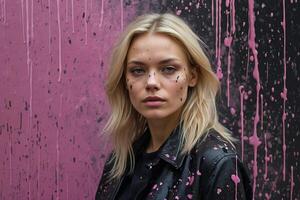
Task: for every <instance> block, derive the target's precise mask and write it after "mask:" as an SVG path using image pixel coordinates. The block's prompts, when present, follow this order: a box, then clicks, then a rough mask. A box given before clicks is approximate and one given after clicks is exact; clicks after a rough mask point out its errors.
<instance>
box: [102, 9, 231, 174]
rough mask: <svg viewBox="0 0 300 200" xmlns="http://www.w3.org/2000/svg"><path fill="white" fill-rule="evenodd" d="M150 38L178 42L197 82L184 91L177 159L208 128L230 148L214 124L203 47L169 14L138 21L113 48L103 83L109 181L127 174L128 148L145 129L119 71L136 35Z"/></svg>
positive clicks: (212, 82) (213, 83)
mask: <svg viewBox="0 0 300 200" xmlns="http://www.w3.org/2000/svg"><path fill="white" fill-rule="evenodd" d="M149 32H150V33H162V34H165V35H167V36H169V37H171V38H173V39H175V40H177V41H179V42H180V43H181V44H182V47H183V49H184V50H185V52H186V54H187V57H188V59H189V62H190V65H191V66H192V67H194V68H195V69H196V71H197V73H198V82H197V84H196V86H195V87H192V88H189V95H188V98H187V100H186V102H185V104H184V107H183V110H182V113H181V119H180V123H181V124H182V135H181V144H182V149H181V153H188V152H190V151H191V149H192V148H193V147H194V146H195V145H196V143H197V141H199V139H200V138H202V137H203V136H205V134H206V133H207V132H208V130H209V129H211V128H213V129H215V130H216V131H217V132H218V133H219V134H220V136H222V137H223V138H224V139H225V140H227V141H228V142H230V143H231V144H232V141H233V138H232V136H231V135H230V133H229V131H228V130H227V129H226V128H225V127H224V126H222V125H221V124H220V123H219V120H218V116H217V110H216V105H215V97H216V95H217V92H218V90H219V87H220V83H219V80H218V78H217V77H216V75H215V73H214V72H213V71H212V68H211V64H210V62H209V59H208V58H207V56H206V54H205V52H204V43H203V42H202V41H201V40H200V38H199V37H198V36H197V35H196V34H195V33H194V32H193V31H192V30H191V29H190V27H189V26H188V25H187V24H186V23H185V22H184V21H183V20H181V19H180V18H179V17H177V16H175V15H173V14H168V13H166V14H147V15H142V16H140V17H138V18H137V19H136V20H135V21H133V22H132V23H130V24H129V25H128V27H127V29H126V30H125V31H124V32H123V34H122V35H121V37H120V38H119V40H118V42H117V44H116V46H115V47H114V49H113V52H112V57H111V64H110V69H109V72H108V79H107V82H106V94H107V96H108V100H109V103H110V104H111V116H110V118H109V120H108V122H107V124H106V126H105V128H104V132H105V133H108V134H110V135H111V136H112V142H113V147H114V151H113V154H112V159H111V162H113V168H112V170H111V172H110V175H111V176H110V177H111V178H112V179H113V178H120V177H121V176H122V174H123V173H124V172H125V170H126V166H127V165H128V164H129V170H130V172H132V170H133V168H134V165H135V158H134V154H133V149H132V144H133V142H134V141H135V140H136V139H137V138H139V137H140V136H141V135H142V134H143V133H144V131H145V128H146V119H145V118H144V117H143V116H141V115H140V114H139V113H138V112H137V111H136V110H135V109H134V108H133V106H132V104H131V102H130V99H129V96H128V91H127V89H126V82H125V78H124V69H125V67H126V56H127V53H128V50H129V47H130V45H131V42H132V40H133V39H134V38H135V37H136V36H137V35H139V34H142V33H149ZM128 162H129V163H128Z"/></svg>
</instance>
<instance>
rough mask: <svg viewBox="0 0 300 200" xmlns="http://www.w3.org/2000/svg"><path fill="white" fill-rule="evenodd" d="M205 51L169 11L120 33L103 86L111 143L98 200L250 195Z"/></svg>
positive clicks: (134, 23) (140, 21) (135, 22)
mask: <svg viewBox="0 0 300 200" xmlns="http://www.w3.org/2000/svg"><path fill="white" fill-rule="evenodd" d="M203 49H204V48H203V43H202V42H201V40H200V39H199V38H198V37H197V35H196V34H195V33H194V32H193V31H192V30H191V29H190V28H189V27H188V25H187V24H186V23H185V22H184V21H182V20H181V19H180V18H178V17H176V16H174V15H172V14H148V15H144V16H140V17H138V18H137V19H136V20H135V21H134V22H132V23H131V24H129V26H128V28H127V29H126V30H125V32H124V33H123V35H121V37H120V39H119V42H118V43H117V45H116V47H115V48H114V50H113V53H112V60H111V67H110V71H109V74H108V80H107V85H106V92H107V96H108V99H109V102H110V104H111V109H112V110H111V112H112V114H111V116H110V118H109V121H108V123H107V125H106V127H105V132H107V133H109V134H111V137H112V139H113V145H114V146H113V147H114V148H113V153H112V154H111V156H110V157H109V159H108V161H107V162H106V164H105V166H104V170H103V174H102V178H101V181H100V184H99V187H98V191H97V194H96V199H105V200H109V199H126V200H131V199H143V200H144V199H156V200H164V199H209V200H212V199H251V198H252V197H251V187H250V181H249V177H248V175H247V173H246V171H245V168H244V167H243V164H242V163H241V161H240V159H239V158H238V156H237V153H236V151H235V148H234V145H233V141H234V139H233V138H232V136H231V135H230V133H229V132H228V131H227V129H226V128H224V127H223V126H222V125H221V124H220V123H219V121H218V116H217V111H216V105H215V96H216V94H217V91H218V89H219V81H218V79H217V77H216V76H215V74H214V72H213V71H212V69H211V65H210V62H209V60H208V58H207V56H206V55H205V53H204V51H203Z"/></svg>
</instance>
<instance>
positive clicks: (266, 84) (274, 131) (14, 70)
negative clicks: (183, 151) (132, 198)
mask: <svg viewBox="0 0 300 200" xmlns="http://www.w3.org/2000/svg"><path fill="white" fill-rule="evenodd" d="M299 4H300V2H299V1H297V0H281V1H257V2H255V1H253V0H249V1H235V0H226V1H222V0H208V1H207V0H193V1H166V0H152V1H146V0H135V1H133V0H120V1H117V0H112V1H107V0H101V1H100V0H56V1H54V0H18V1H17V0H11V1H8V0H0V34H1V35H0V44H1V46H0V69H1V72H0V112H1V114H0V161H1V162H0V199H1V200H2V199H3V200H4V199H11V200H17V199H18V200H19V199H32V200H33V199H93V198H94V194H95V192H96V188H97V184H98V181H99V178H100V176H101V173H102V168H103V164H104V162H105V159H106V156H107V154H108V153H109V151H110V149H111V147H110V145H109V141H108V139H107V138H105V137H104V136H101V135H100V134H101V132H102V128H103V125H104V124H105V122H106V120H107V116H108V115H109V106H108V103H107V100H106V97H105V94H104V81H105V74H106V72H107V68H108V62H109V55H110V51H111V47H112V44H113V42H114V41H115V40H116V38H117V36H118V35H119V34H120V32H121V31H122V29H123V28H124V27H125V26H126V24H127V23H128V22H129V21H130V20H132V19H133V18H134V17H135V16H136V15H140V14H142V13H146V12H165V11H169V12H174V13H176V14H177V15H179V16H181V17H182V18H184V19H185V20H186V21H188V22H189V24H190V25H191V26H192V27H193V29H194V30H195V31H196V32H197V33H198V34H199V35H200V36H201V37H202V39H203V40H204V41H205V42H206V43H207V45H208V49H209V52H210V54H211V60H212V62H213V64H214V66H215V67H214V69H215V70H216V73H217V75H218V77H219V78H220V80H221V82H222V91H221V93H220V96H219V97H218V100H219V110H220V119H221V121H222V122H223V123H224V124H225V125H226V126H227V127H228V128H229V129H231V130H232V131H233V133H234V135H235V136H236V137H237V138H238V139H239V140H240V144H241V148H240V152H241V155H242V157H243V160H244V162H245V164H246V165H247V166H248V167H249V171H250V173H251V175H252V180H253V185H254V190H253V192H254V194H255V199H299V198H300V194H299V181H300V180H299V178H300V177H299V175H300V174H299V146H298V147H297V144H299V139H300V137H299V132H300V130H299V121H300V120H299V114H300V111H299V106H297V102H299V101H300V98H299V92H300V89H299V88H300V87H299V82H300V76H299V66H297V65H299V63H300V62H299V56H300V48H299V46H300V45H299V44H300V43H299V41H298V40H299V37H300V34H299V32H300V25H299V22H297V21H299V17H300V16H299V13H300V9H299Z"/></svg>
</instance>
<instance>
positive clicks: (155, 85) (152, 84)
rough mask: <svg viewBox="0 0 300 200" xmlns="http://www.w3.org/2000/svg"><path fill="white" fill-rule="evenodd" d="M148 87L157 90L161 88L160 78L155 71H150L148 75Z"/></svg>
mask: <svg viewBox="0 0 300 200" xmlns="http://www.w3.org/2000/svg"><path fill="white" fill-rule="evenodd" d="M146 89H148V90H153V89H155V90H157V89H159V80H158V77H157V75H156V74H155V72H150V73H149V74H148V77H147V83H146Z"/></svg>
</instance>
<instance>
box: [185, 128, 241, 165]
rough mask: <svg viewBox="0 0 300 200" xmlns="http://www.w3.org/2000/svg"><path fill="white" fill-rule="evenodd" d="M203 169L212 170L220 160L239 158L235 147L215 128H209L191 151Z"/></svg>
mask: <svg viewBox="0 0 300 200" xmlns="http://www.w3.org/2000/svg"><path fill="white" fill-rule="evenodd" d="M191 154H192V156H193V157H195V159H196V160H197V161H198V162H200V163H199V164H200V166H201V168H202V169H205V170H209V171H210V170H213V169H214V168H215V166H216V165H217V164H219V163H220V162H221V161H226V160H232V159H239V156H238V153H237V150H236V148H235V147H234V146H233V145H232V144H231V143H230V142H229V141H227V140H225V139H224V138H222V136H221V135H220V134H219V133H218V132H217V131H215V130H213V129H212V130H210V131H209V132H208V133H207V134H206V136H205V137H204V138H203V139H202V140H200V141H199V142H198V143H197V144H196V145H195V147H194V148H193V150H192V152H191Z"/></svg>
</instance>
